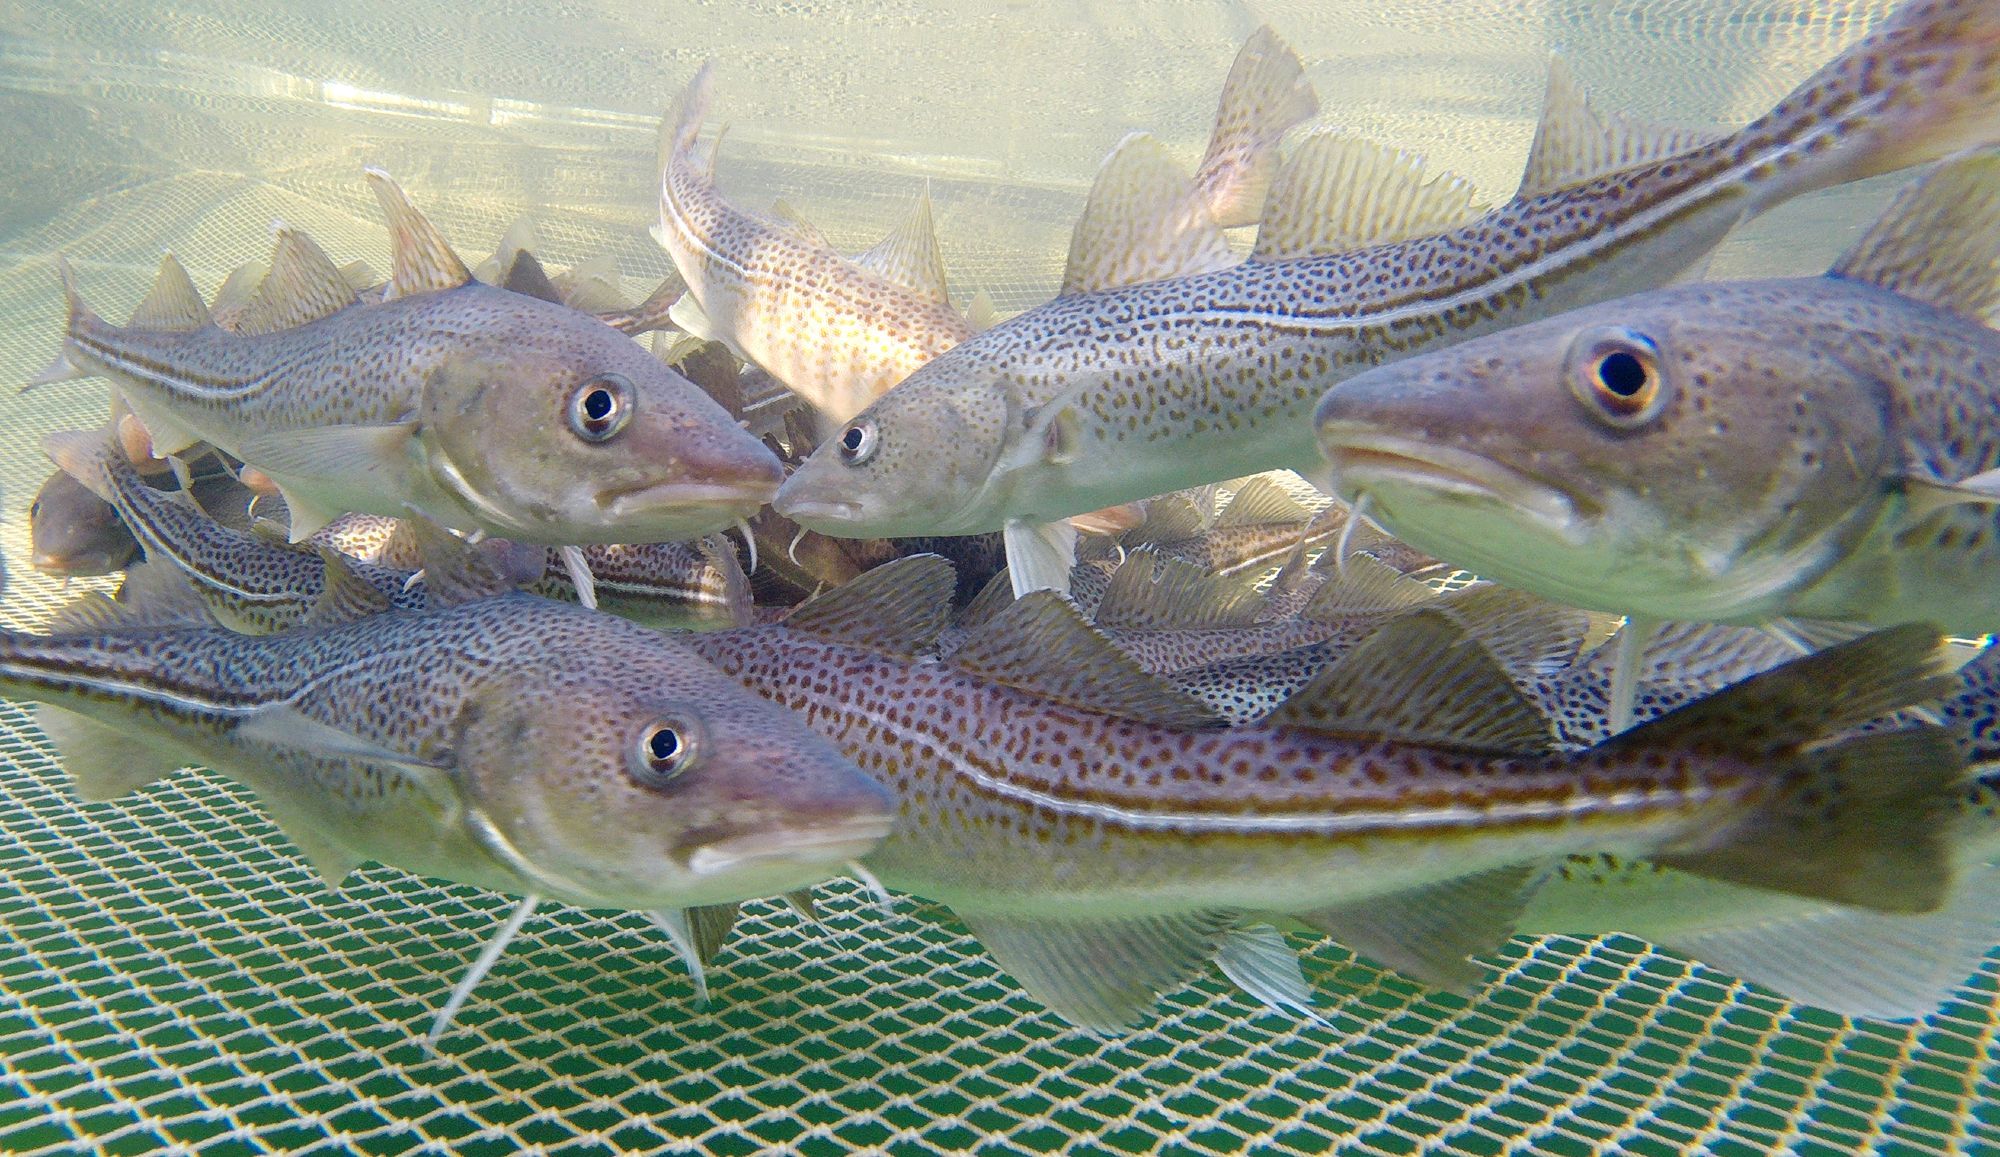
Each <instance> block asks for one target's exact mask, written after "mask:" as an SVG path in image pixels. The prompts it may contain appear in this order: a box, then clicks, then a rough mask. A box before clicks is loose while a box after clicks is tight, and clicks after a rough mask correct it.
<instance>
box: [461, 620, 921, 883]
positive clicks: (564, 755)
mask: <svg viewBox="0 0 2000 1157" xmlns="http://www.w3.org/2000/svg"><path fill="white" fill-rule="evenodd" d="M657 668H658V664H656V663H652V662H649V661H647V660H646V659H644V658H643V657H639V658H632V661H630V662H628V663H626V664H625V668H624V669H623V670H618V671H611V670H603V671H600V672H599V673H597V674H594V675H587V676H583V677H574V676H565V677H562V678H556V677H552V676H550V675H548V674H546V673H540V672H535V673H518V672H517V673H514V674H512V675H509V676H504V677H500V678H497V679H495V680H494V681H493V682H491V683H489V684H487V685H486V686H484V687H481V688H480V689H478V690H477V691H475V692H474V693H473V694H472V695H471V696H469V697H468V699H467V700H466V703H465V706H464V708H463V710H462V712H461V716H460V718H459V720H458V723H457V735H456V739H455V742H454V747H453V750H454V752H455V755H456V764H457V768H458V772H457V775H458V777H459V780H460V785H461V790H462V791H463V792H464V793H465V795H466V798H467V800H468V803H469V804H470V806H471V810H472V811H473V813H474V814H475V816H476V817H477V820H476V822H475V825H474V826H475V830H476V831H478V833H479V835H480V838H481V839H482V841H483V842H484V843H485V844H486V846H487V848H488V850H489V851H491V852H492V853H493V854H494V855H495V856H496V857H497V858H499V859H501V860H502V861H503V862H506V863H508V864H509V865H510V866H511V867H513V868H514V870H515V871H516V872H517V873H518V874H520V875H521V876H523V877H524V878H525V879H526V880H527V881H528V882H529V884H530V885H531V886H532V887H534V888H536V889H537V890H539V891H541V892H543V893H545V894H548V895H554V896H560V897H562V898H563V899H565V900H567V901H569V902H571V903H577V904H582V905H585V906H596V907H620V908H631V909H639V910H650V909H656V908H668V907H686V906H690V905H696V904H720V903H730V902H734V901H739V900H747V899H751V898H754V897H759V896H770V895H776V894H778V893H780V892H785V891H789V890H791V889H794V888H802V887H808V886H810V885H812V884H814V883H817V882H819V881H821V880H824V879H827V878H829V877H831V876H834V875H838V874H840V872H841V871H842V870H843V869H842V865H845V864H846V863H848V862H849V861H852V860H855V859H857V858H859V857H861V856H863V855H866V854H867V853H868V852H870V851H871V850H873V849H874V847H875V845H876V844H877V843H878V842H880V841H881V840H882V839H883V838H884V837H885V836H887V835H888V833H889V830H890V828H891V826H892V824H893V822H894V819H895V814H896V806H895V800H894V797H892V796H891V795H890V794H889V793H888V792H887V791H886V790H885V789H883V788H882V787H881V786H880V785H878V784H877V783H876V782H875V781H874V780H872V779H870V778H869V777H868V776H867V775H866V774H865V773H863V772H862V771H861V770H860V769H859V768H857V767H855V766H854V765H853V764H852V763H850V762H848V761H847V760H846V759H845V758H844V757H843V756H842V755H841V754H840V752H839V751H838V749H836V748H835V747H834V746H833V745H832V744H831V743H829V742H828V741H826V740H824V739H822V738H821V737H819V736H818V735H816V734H814V733H813V732H812V731H810V730H808V729H807V727H806V726H805V724H804V723H803V722H801V721H800V720H798V719H797V718H795V717H794V716H792V714H791V713H790V712H787V711H785V710H783V709H782V708H779V707H777V706H775V705H773V704H770V703H768V702H766V701H764V700H762V699H759V698H756V697H755V696H754V695H753V694H752V693H751V692H749V691H747V690H745V689H743V688H742V687H740V686H738V685H737V684H736V683H734V682H733V681H730V680H728V679H727V678H726V677H724V676H722V675H721V674H720V673H719V672H715V671H714V670H713V669H712V668H708V667H707V666H706V664H704V663H702V661H701V660H700V659H698V658H695V657H693V656H692V655H689V656H686V657H685V658H681V659H679V660H678V662H677V663H676V664H675V667H674V670H672V671H665V670H661V669H657ZM690 674H694V675H695V676H697V677H694V678H690V677H689V676H690ZM663 675H664V676H665V678H661V677H660V676H663Z"/></svg>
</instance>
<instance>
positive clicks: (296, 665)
mask: <svg viewBox="0 0 2000 1157" xmlns="http://www.w3.org/2000/svg"><path fill="white" fill-rule="evenodd" d="M121 598H122V599H123V601H121V602H112V601H110V600H108V599H104V598H102V597H101V596H96V597H93V598H91V599H87V600H85V601H84V602H83V603H80V604H78V606H77V607H76V608H74V609H72V610H71V611H70V612H68V613H66V614H65V615H64V616H63V617H61V618H60V619H59V621H58V623H57V633H55V634H51V635H31V634H24V633H20V632H15V631H6V632H0V696H4V697H6V698H10V699H17V700H29V701H33V702H37V703H40V704H41V705H42V707H41V708H40V710H39V712H38V716H37V718H38V720H39V722H40V723H41V726H42V728H43V730H44V731H45V732H46V733H47V734H48V736H49V738H50V739H51V741H52V742H53V743H54V744H55V746H56V748H57V749H58V751H59V752H60V753H61V755H62V758H63V762H64V765H65V766H66V767H67V768H68V769H69V772H70V774H71V776H72V777H73V778H74V780H75V782H76V785H77V790H78V792H79V794H80V795H81V796H83V798H84V799H85V800H102V799H109V798H113V797H116V796H118V795H121V794H123V793H125V792H127V791H131V790H134V789H136V788H138V787H140V786H143V785H144V784H146V783H148V782H150V781H151V780H153V779H155V778H158V777H160V776H164V775H166V774H168V773H170V772H172V771H173V770H175V769H176V768H179V767H181V766H184V765H186V764H188V763H190V762H194V763H200V764H203V765H205V766H208V767H212V768H214V769H216V770H217V771H219V772H221V773H223V774H225V775H227V776H230V777H231V778H234V779H236V780H238V781H240V782H242V783H243V784H244V785H246V786H247V787H249V788H250V789H252V790H253V791H254V792H255V793H256V794H257V796H258V798H259V800H260V801H261V802H262V803H263V805H264V807H265V808H266V809H267V810H268V812H269V813H270V815H271V817H272V818H273V819H274V820H276V821H277V823H278V824H279V826H280V827H282V828H283V829H284V831H285V833H286V834H287V835H289V836H290V837H291V838H292V840H293V842H294V843H296V844H297V845H298V846H299V849H300V850H301V851H302V852H303V853H304V854H305V856H306V858H307V860H308V861H309V862H310V863H311V864H312V865H313V867H314V868H315V869H316V870H317V871H318V872H319V874H320V875H321V876H322V877H323V878H325V879H326V880H327V881H329V882H338V881H339V880H341V879H342V878H344V877H345V876H346V875H347V874H348V873H349V872H350V871H352V870H353V869H354V868H355V867H356V866H357V865H359V864H360V863H362V862H363V861H366V860H380V861H382V862H384V863H389V864H393V865H395V866H397V867H400V868H403V869H405V870H408V871H411V872H415V873H417V874H420V875H427V876H438V877H442V878H444V879H449V880H456V881H460V882H463V883H468V884H473V885H476V886H479V887H483V888H491V889H494V890H497V891H502V892H509V893H513V894H516V895H525V896H526V897H527V900H526V901H525V902H524V904H523V907H522V908H521V909H520V910H519V911H517V913H516V919H515V920H513V921H510V922H509V926H508V928H507V929H506V935H511V934H512V932H513V931H514V930H516V929H518V927H519V923H520V921H521V920H523V919H525V917H526V914H527V912H529V911H532V907H533V904H534V903H535V902H536V901H537V900H539V899H541V898H544V897H547V898H555V899H560V900H562V901H564V902H567V903H571V904H576V905H580V906H583V907H589V908H623V909H637V910H641V911H648V912H653V913H658V914H660V917H661V919H662V922H663V923H664V924H665V925H666V926H668V927H681V928H685V927H686V926H687V924H688V921H687V919H686V918H685V916H684V915H683V913H682V911H681V910H682V909H684V908H689V907H694V906H718V905H723V906H726V905H729V904H733V903H735V902H738V901H741V900H745V899H749V898H752V897H757V896H763V895H769V894H773V893H777V892H783V891H786V890H789V889H794V888H799V887H802V886H806V885H810V884H812V883H814V882H817V881H819V880H821V879H825V878H826V877H828V876H830V875H833V874H835V873H836V871H837V870H838V868H839V866H840V865H842V864H844V863H846V862H847V861H849V860H852V859H854V858H855V857H856V856H859V855H861V854H862V853H864V852H866V851H868V850H869V849H871V848H873V847H874V846H875V844H876V843H877V842H878V841H879V840H880V839H881V838H882V837H883V836H884V835H885V834H886V833H887V831H888V829H889V826H890V823H891V821H892V819H893V817H894V803H893V801H892V800H891V798H890V797H889V796H888V795H887V794H886V793H885V792H884V791H883V789H882V788H881V787H880V786H879V785H877V784H876V783H875V782H874V781H873V780H871V779H869V778H868V777H867V776H866V775H864V774H863V773H861V772H860V771H859V770H858V769H856V768H855V767H854V765H853V764H852V763H851V762H849V761H848V760H846V759H844V758H843V757H842V756H841V755H840V753H839V752H838V751H837V750H836V749H835V748H834V747H833V746H832V745H831V744H829V743H828V742H826V741H825V740H824V739H822V738H820V737H819V736H817V735H815V734H813V733H812V732H811V731H809V730H808V729H807V728H806V727H805V726H804V725H803V724H802V723H800V722H799V721H798V720H797V719H795V718H793V717H792V716H791V715H790V714H788V713H787V712H785V711H783V710H781V709H779V708H777V707H774V706H773V705H771V704H769V703H768V702H765V701H764V700H762V699H761V698H759V697H757V696H755V695H751V694H749V693H748V692H746V691H744V690H743V689H742V688H741V687H739V686H738V685H736V683H735V682H733V681H732V680H730V679H728V678H726V677H725V676H723V675H721V674H720V673H719V672H717V671H715V670H714V669H713V668H712V667H710V666H709V665H707V664H706V663H703V662H702V661H701V660H700V659H699V658H698V657H696V656H694V655H693V654H691V653H690V652H689V651H688V650H687V648H686V647H685V646H683V645H681V644H680V643H677V642H675V641H673V640H671V639H669V638H668V637H666V636H664V635H661V634H659V633H658V632H655V631H651V630H648V629H647V628H644V627H641V626H638V625H636V624H632V623H628V622H625V621H624V620H622V619H618V618H616V617H613V616H610V615H604V614H599V613H597V612H594V611H588V610H585V609H583V608H580V607H574V606H567V605H564V604H560V603H554V602H550V601H548V600H546V599H540V598H536V597H534V596H532V595H522V594H513V595H504V596H500V597H495V598H484V599H477V600H474V601H471V602H467V603H463V604H461V605H457V606H451V607H446V608H441V609H433V610H427V611H401V612H394V613H389V614H379V615H371V616H369V617H366V618H362V619H358V620H355V621H351V622H344V623H331V624H328V625H325V626H322V627H317V628H313V629H307V630H299V631H291V632H286V633H284V634H278V635H269V636H263V637H251V636H247V635H240V634H237V633H235V632H232V631H228V630H224V629H222V628H220V627H217V626H215V625H213V623H212V622H207V621H206V619H205V615H204V614H203V612H202V610H201V608H200V606H199V605H198V604H195V605H193V606H192V607H190V606H189V604H188V601H187V599H186V597H185V587H184V586H183V585H182V584H181V583H180V580H179V577H178V575H176V574H175V573H174V572H173V571H171V570H169V569H164V568H161V567H159V566H158V565H157V564H145V565H141V566H140V567H138V568H136V569H135V570H134V571H133V572H132V574H131V577H129V578H128V580H127V584H126V589H125V591H124V592H122V593H121ZM202 623H206V625H199V624H202ZM504 940H505V936H503V938H502V943H504ZM498 947H499V946H498V945H495V946H494V947H493V948H491V949H489V952H488V953H487V955H486V956H484V957H482V960H481V962H480V964H479V965H477V966H475V968H474V970H473V973H472V975H470V976H469V977H468V978H467V979H466V981H465V982H464V983H463V984H462V985H461V986H460V989H459V991H458V992H457V993H455V994H454V996H453V999H452V1001H451V1002H450V1003H449V1004H448V1005H447V1006H446V1009H445V1011H444V1013H443V1014H441V1016H440V1018H439V1021H438V1023H437V1024H436V1025H435V1026H434V1028H433V1033H432V1037H433V1039H435V1036H436V1034H437V1032H438V1031H440V1030H441V1029H442V1027H443V1024H444V1022H445V1021H447V1020H449V1018H450V1015H451V1013H452V1012H453V1011H455V1009H456V1008H457V1007H458V1004H459V1003H460V1002H461V1001H462V1000H463V999H464V996H465V994H466V993H467V992H469V991H470V989H471V987H472V985H473V984H474V983H476V981H477V979H478V975H479V974H480V973H481V972H483V971H484V969H485V968H486V967H487V966H490V964H491V962H492V959H493V958H495V957H497V955H498Z"/></svg>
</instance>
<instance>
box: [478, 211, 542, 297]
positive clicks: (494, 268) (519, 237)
mask: <svg viewBox="0 0 2000 1157" xmlns="http://www.w3.org/2000/svg"><path fill="white" fill-rule="evenodd" d="M539 248H541V241H540V240H539V239H538V238H537V237H536V235H535V222H534V219H533V218H532V217H529V216H528V215H527V214H526V213H523V214H521V215H520V216H519V217H516V218H514V220H513V223H512V224H510V225H508V226H507V231H506V232H505V233H502V234H501V235H500V243H499V244H498V245H495V246H494V247H493V256H491V257H488V258H487V259H486V260H484V261H482V262H480V263H479V264H478V265H477V266H475V267H474V268H473V270H472V275H473V276H474V277H477V278H478V279H479V280H481V281H484V282H485V283H487V284H488V285H500V284H503V283H504V282H505V281H506V279H507V270H508V269H509V268H510V267H512V266H513V264H514V255H515V254H517V253H523V252H529V251H532V250H535V249H539Z"/></svg>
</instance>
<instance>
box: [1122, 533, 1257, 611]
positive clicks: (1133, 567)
mask: <svg viewBox="0 0 2000 1157" xmlns="http://www.w3.org/2000/svg"><path fill="white" fill-rule="evenodd" d="M1268 609H1269V607H1268V604H1267V603H1266V602H1265V600H1264V596H1263V595H1260V594H1258V593H1257V590H1256V588H1255V587H1252V586H1249V585H1247V584H1245V583H1241V582H1237V581H1235V580H1233V579H1226V578H1222V577H1220V576H1217V575H1212V574H1209V573H1208V572H1207V571H1205V570H1202V569H1201V568H1200V567H1197V566H1190V565H1189V564H1187V563H1185V562H1182V561H1181V560H1179V559H1176V558H1167V557H1166V556H1164V555H1160V554H1156V553H1154V552H1153V551H1150V550H1135V551H1133V552H1132V553H1131V554H1128V555H1126V556H1125V561H1124V562H1123V563H1121V564H1119V567H1118V569H1117V570H1115V571H1113V572H1112V573H1111V585H1110V586H1108V587H1106V588H1105V591H1104V598H1103V600H1102V601H1100V602H1099V603H1098V604H1097V615H1096V619H1097V625H1098V626H1099V627H1102V628H1103V629H1105V630H1107V631H1187V630H1200V629H1215V628H1223V627H1247V626H1250V625H1252V624H1253V623H1255V622H1257V620H1258V619H1259V618H1260V617H1262V616H1263V614H1264V613H1265V611H1267V610H1268Z"/></svg>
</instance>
